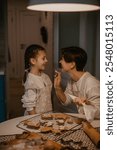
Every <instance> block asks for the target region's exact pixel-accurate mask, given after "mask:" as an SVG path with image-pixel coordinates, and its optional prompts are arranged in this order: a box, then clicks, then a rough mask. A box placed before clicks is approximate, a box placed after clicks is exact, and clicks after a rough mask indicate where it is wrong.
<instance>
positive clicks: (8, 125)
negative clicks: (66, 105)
mask: <svg viewBox="0 0 117 150" xmlns="http://www.w3.org/2000/svg"><path fill="white" fill-rule="evenodd" d="M67 114H69V113H67ZM36 115H38V114H36ZM36 115H26V116H21V117H18V118H13V119H10V120H7V121H4V122H2V123H0V136H1V135H14V134H21V133H22V132H23V131H24V130H23V129H20V128H18V127H17V125H18V124H19V123H20V122H21V121H23V120H25V119H29V118H31V117H34V116H36ZM70 115H72V116H75V117H78V118H84V116H79V115H78V114H74V113H72V114H71V113H70ZM91 124H92V126H93V127H95V128H96V127H99V126H100V121H99V120H94V121H92V122H91Z"/></svg>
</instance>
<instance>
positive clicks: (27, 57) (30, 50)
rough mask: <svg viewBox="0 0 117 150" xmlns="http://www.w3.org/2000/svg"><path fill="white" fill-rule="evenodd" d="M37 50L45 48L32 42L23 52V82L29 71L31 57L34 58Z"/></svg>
mask: <svg viewBox="0 0 117 150" xmlns="http://www.w3.org/2000/svg"><path fill="white" fill-rule="evenodd" d="M39 51H45V49H44V48H43V47H42V46H40V45H37V44H32V45H30V46H28V47H27V48H26V51H25V54H24V61H25V73H24V78H23V82H24V83H25V81H26V78H27V74H28V73H29V72H30V67H31V62H30V59H31V58H36V56H37V55H38V52H39Z"/></svg>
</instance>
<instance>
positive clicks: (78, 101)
mask: <svg viewBox="0 0 117 150" xmlns="http://www.w3.org/2000/svg"><path fill="white" fill-rule="evenodd" d="M73 102H74V103H75V104H76V105H83V104H87V101H86V98H84V97H81V98H79V97H77V98H75V99H74V100H73Z"/></svg>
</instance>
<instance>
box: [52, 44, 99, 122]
mask: <svg viewBox="0 0 117 150" xmlns="http://www.w3.org/2000/svg"><path fill="white" fill-rule="evenodd" d="M86 62H87V53H86V52H85V51H84V50H83V49H82V48H80V47H66V48H63V49H62V58H61V60H60V64H61V67H62V70H63V71H65V72H67V73H68V74H69V76H70V77H71V79H70V80H69V81H68V84H67V87H66V89H65V91H63V89H62V87H61V73H60V72H56V76H55V80H54V87H55V91H56V94H57V97H58V98H59V100H60V101H61V102H62V104H64V105H67V104H70V103H75V104H76V106H77V108H78V112H79V114H84V115H85V116H86V119H87V120H88V121H89V120H93V119H94V118H98V119H99V118H100V83H99V81H98V80H97V79H96V78H95V77H94V76H92V75H91V74H90V73H89V72H85V71H84V67H85V65H86ZM89 118H90V119H89Z"/></svg>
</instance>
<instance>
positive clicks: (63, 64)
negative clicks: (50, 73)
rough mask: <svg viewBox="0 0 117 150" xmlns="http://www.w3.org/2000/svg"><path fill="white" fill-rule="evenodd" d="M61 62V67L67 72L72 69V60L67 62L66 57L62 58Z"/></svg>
mask: <svg viewBox="0 0 117 150" xmlns="http://www.w3.org/2000/svg"><path fill="white" fill-rule="evenodd" d="M59 63H60V64H61V67H62V69H63V70H64V71H65V72H68V71H69V70H71V66H72V62H70V63H68V62H66V61H65V59H64V57H62V58H61V60H60V61H59Z"/></svg>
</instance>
